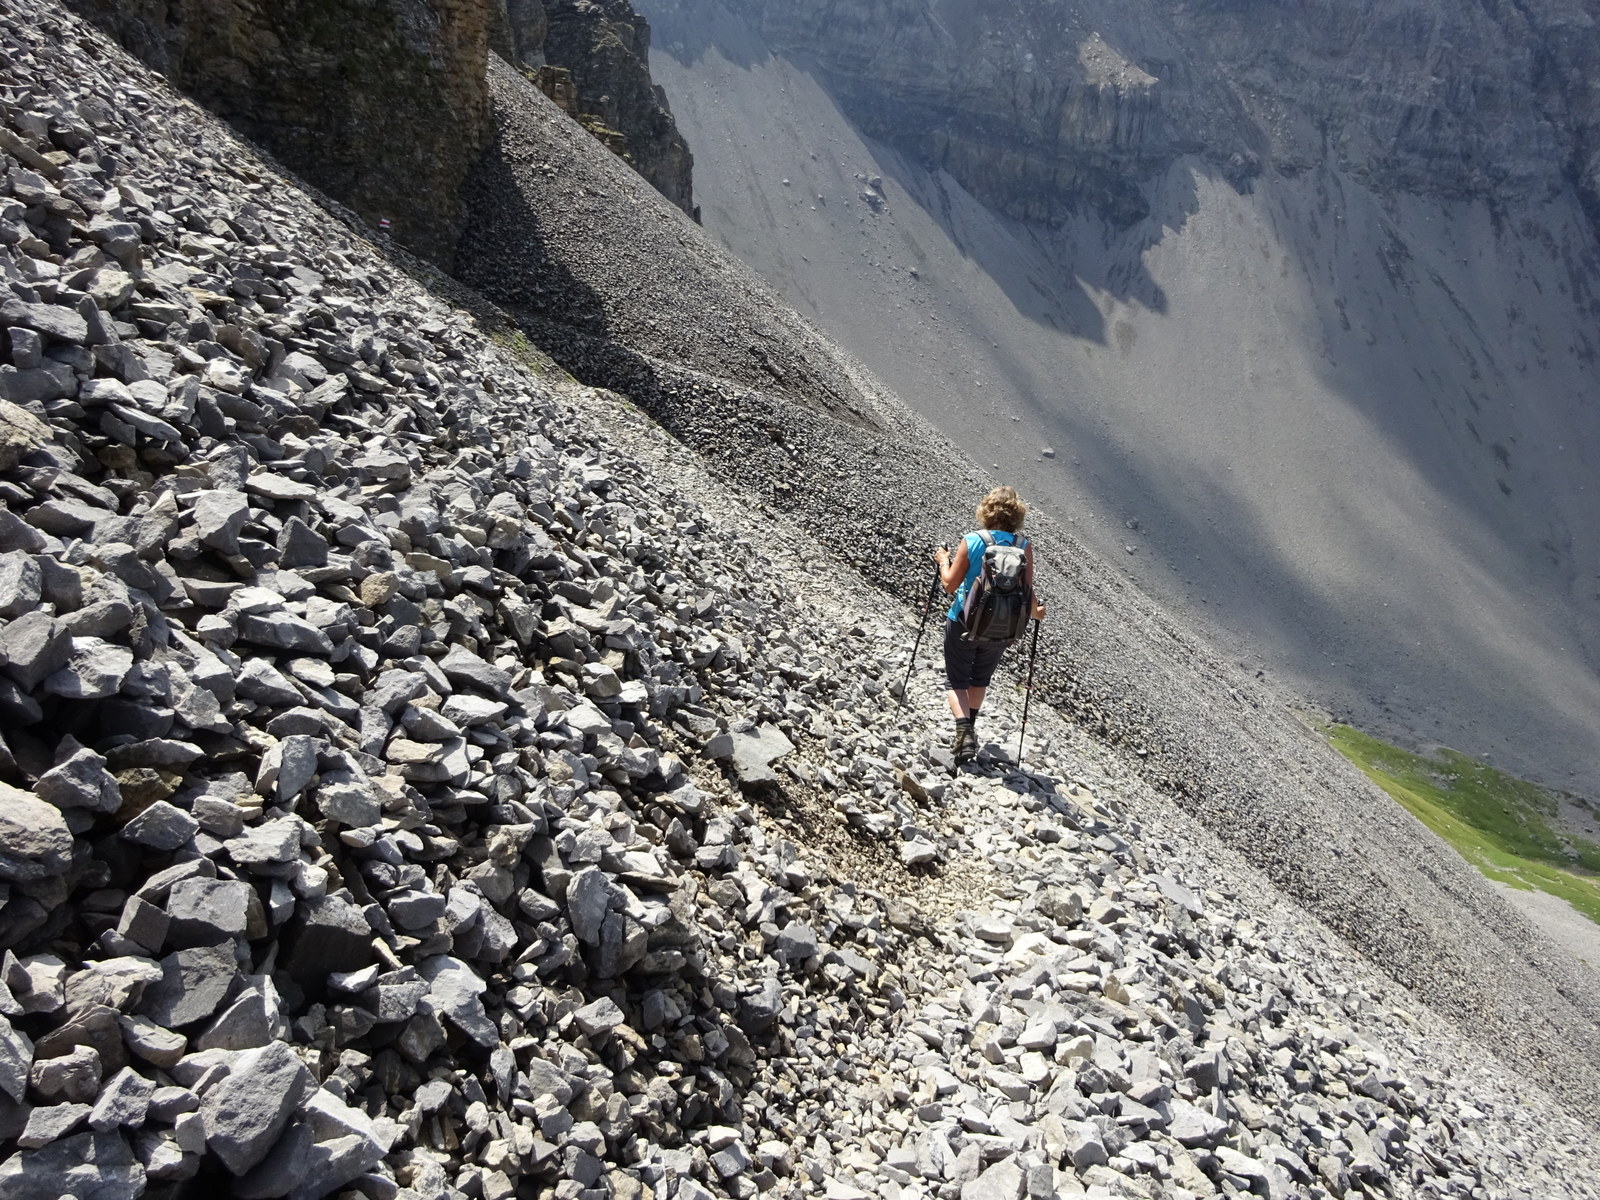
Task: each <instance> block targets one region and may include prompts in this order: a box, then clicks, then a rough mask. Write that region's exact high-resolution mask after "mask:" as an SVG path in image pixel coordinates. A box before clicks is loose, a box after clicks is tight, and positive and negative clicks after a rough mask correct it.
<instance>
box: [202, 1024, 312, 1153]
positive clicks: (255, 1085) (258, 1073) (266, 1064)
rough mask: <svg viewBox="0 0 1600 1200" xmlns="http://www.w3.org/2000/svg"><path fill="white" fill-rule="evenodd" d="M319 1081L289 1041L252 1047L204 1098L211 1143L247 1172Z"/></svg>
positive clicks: (204, 1118)
mask: <svg viewBox="0 0 1600 1200" xmlns="http://www.w3.org/2000/svg"><path fill="white" fill-rule="evenodd" d="M315 1087H316V1084H315V1082H314V1081H313V1079H312V1077H311V1072H310V1071H308V1070H307V1069H306V1066H305V1064H304V1063H303V1062H301V1061H300V1059H299V1058H298V1057H297V1056H296V1055H295V1053H294V1051H293V1050H291V1049H290V1048H289V1047H288V1046H287V1045H285V1044H284V1043H283V1042H273V1043H272V1044H271V1045H268V1046H265V1047H263V1048H262V1049H260V1050H251V1051H246V1052H245V1053H243V1054H241V1055H240V1056H239V1058H238V1059H237V1060H235V1062H234V1063H233V1067H232V1069H231V1070H230V1071H229V1073H228V1076H227V1078H225V1079H223V1080H222V1081H221V1082H220V1083H218V1084H216V1085H215V1086H213V1087H212V1088H211V1089H210V1090H209V1091H207V1092H206V1093H205V1095H204V1097H203V1098H202V1100H201V1105H200V1117H201V1120H202V1121H203V1122H204V1127H205V1137H206V1149H207V1150H209V1151H210V1152H211V1153H212V1154H215V1155H216V1156H217V1157H218V1158H219V1159H221V1160H222V1164H223V1165H224V1166H225V1167H227V1168H228V1170H229V1171H231V1172H232V1173H233V1174H235V1175H243V1174H244V1173H245V1172H246V1171H248V1170H249V1169H250V1168H251V1167H253V1166H255V1165H256V1164H257V1163H259V1162H260V1161H261V1160H262V1159H263V1158H265V1157H266V1156H267V1153H268V1152H269V1151H270V1150H271V1149H272V1147H273V1145H274V1144H275V1143H276V1142H277V1140H278V1137H279V1135H280V1134H282V1132H283V1130H284V1127H285V1126H287V1125H288V1123H289V1119H290V1117H291V1116H293V1115H294V1113H295V1112H296V1110H298V1109H299V1107H300V1106H301V1105H302V1104H303V1103H304V1102H305V1101H306V1099H307V1098H308V1097H309V1096H310V1095H311V1093H312V1092H313V1091H314V1090H315Z"/></svg>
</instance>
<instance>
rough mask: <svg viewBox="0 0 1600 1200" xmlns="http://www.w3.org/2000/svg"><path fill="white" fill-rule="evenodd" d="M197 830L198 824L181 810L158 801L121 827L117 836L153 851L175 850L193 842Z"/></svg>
mask: <svg viewBox="0 0 1600 1200" xmlns="http://www.w3.org/2000/svg"><path fill="white" fill-rule="evenodd" d="M199 831H200V823H199V822H198V821H196V820H195V819H194V818H193V817H191V816H190V815H189V814H188V813H186V812H184V811H183V809H181V808H179V807H177V806H176V805H174V804H169V803H168V802H167V801H165V800H157V801H156V802H155V803H154V804H152V805H151V806H150V807H149V808H147V809H145V810H144V811H143V812H142V813H140V814H139V815H138V816H136V817H135V818H133V820H131V821H129V822H128V823H127V824H126V825H124V826H123V827H122V831H121V833H120V835H119V836H121V837H122V838H123V839H124V840H126V841H130V842H134V843H136V844H137V845H140V846H148V847H149V848H150V849H152V850H176V849H177V848H178V847H179V846H185V845H188V843H189V842H191V841H193V840H194V835H195V834H196V833H198V832H199Z"/></svg>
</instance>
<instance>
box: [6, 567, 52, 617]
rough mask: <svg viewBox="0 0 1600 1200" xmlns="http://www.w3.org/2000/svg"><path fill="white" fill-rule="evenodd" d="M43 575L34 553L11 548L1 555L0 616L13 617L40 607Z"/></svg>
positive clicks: (42, 592) (42, 593)
mask: <svg viewBox="0 0 1600 1200" xmlns="http://www.w3.org/2000/svg"><path fill="white" fill-rule="evenodd" d="M43 595H44V576H43V573H42V572H41V571H40V570H39V564H38V563H37V562H36V561H35V560H34V558H33V556H32V555H31V554H25V553H23V552H22V551H21V550H8V551H6V552H5V553H4V554H0V617H3V618H5V619H6V620H8V621H9V620H12V619H14V618H16V617H20V616H22V614H23V613H26V612H32V611H33V610H34V609H35V608H37V607H38V606H39V600H40V598H41V597H42V596H43Z"/></svg>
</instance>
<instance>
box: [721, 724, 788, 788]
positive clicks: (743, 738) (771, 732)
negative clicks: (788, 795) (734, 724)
mask: <svg viewBox="0 0 1600 1200" xmlns="http://www.w3.org/2000/svg"><path fill="white" fill-rule="evenodd" d="M732 738H733V771H734V774H735V775H736V776H737V777H738V779H739V782H740V783H744V784H762V783H774V782H776V781H777V778H778V777H777V775H776V774H775V773H774V772H773V770H772V768H771V765H770V764H771V763H773V762H775V761H776V760H777V759H780V758H782V757H784V756H785V755H787V754H792V753H793V752H794V743H793V742H791V741H790V740H789V739H788V738H787V737H785V736H784V735H783V732H782V731H781V730H779V729H776V728H774V727H773V726H771V725H761V726H758V727H756V728H754V729H746V730H738V729H736V730H734V731H733V732H732Z"/></svg>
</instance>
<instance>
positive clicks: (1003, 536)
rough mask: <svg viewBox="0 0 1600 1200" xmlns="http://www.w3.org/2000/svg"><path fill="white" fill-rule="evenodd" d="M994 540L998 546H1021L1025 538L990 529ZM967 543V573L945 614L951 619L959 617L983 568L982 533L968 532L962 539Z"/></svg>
mask: <svg viewBox="0 0 1600 1200" xmlns="http://www.w3.org/2000/svg"><path fill="white" fill-rule="evenodd" d="M989 532H990V533H992V534H993V535H994V540H995V543H996V544H997V545H1000V546H1021V545H1025V544H1026V543H1027V539H1026V538H1024V537H1023V536H1022V535H1021V534H1017V533H1007V532H1006V531H1005V530H1003V529H991V530H990V531H989ZM962 540H963V541H965V542H966V543H967V574H966V577H965V578H964V579H962V581H961V586H960V587H958V588H957V589H956V594H955V599H954V600H952V601H951V602H950V611H949V612H947V613H945V616H946V617H947V618H948V619H949V620H952V621H959V620H960V619H961V608H962V606H963V605H964V604H966V602H967V593H968V592H970V591H971V590H972V581H973V580H974V579H976V578H977V577H978V572H979V571H981V570H983V552H984V551H985V550H987V549H988V548H989V547H987V546H985V545H984V544H983V535H982V534H980V533H969V534H967V536H966V537H965V538H963V539H962Z"/></svg>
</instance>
